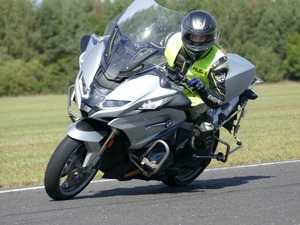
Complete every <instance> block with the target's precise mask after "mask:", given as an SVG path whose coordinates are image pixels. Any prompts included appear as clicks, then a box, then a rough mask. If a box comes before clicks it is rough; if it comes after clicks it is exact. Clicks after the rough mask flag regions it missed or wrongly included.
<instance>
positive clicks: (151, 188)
mask: <svg viewBox="0 0 300 225" xmlns="http://www.w3.org/2000/svg"><path fill="white" fill-rule="evenodd" d="M271 177H272V176H240V177H231V178H219V179H209V180H195V181H193V182H192V183H190V184H189V185H187V186H183V187H169V186H166V185H164V184H160V183H156V184H150V185H149V183H147V182H146V181H145V182H146V184H148V185H143V186H135V187H124V188H114V189H110V190H102V191H100V192H97V193H95V194H92V195H84V196H77V197H76V198H75V199H84V198H100V197H101V198H102V197H111V196H127V195H152V194H173V193H174V194H178V193H189V192H206V191H208V190H218V189H223V188H228V187H234V186H241V185H245V184H247V183H249V182H250V181H255V180H260V179H268V178H271Z"/></svg>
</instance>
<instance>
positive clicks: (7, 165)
mask: <svg viewBox="0 0 300 225" xmlns="http://www.w3.org/2000/svg"><path fill="white" fill-rule="evenodd" d="M255 90H256V91H257V93H258V94H259V98H258V99H257V100H255V101H249V103H248V106H247V110H248V113H247V114H246V117H245V118H244V119H243V120H242V122H241V128H240V131H239V134H238V137H239V139H241V140H242V141H243V144H244V146H243V148H242V149H241V150H239V151H237V152H236V153H234V154H232V155H230V157H229V159H228V162H227V163H226V164H223V163H221V162H217V161H215V160H214V161H213V162H212V163H211V165H210V167H213V166H220V165H222V166H223V165H237V164H248V163H254V162H268V161H274V160H285V159H295V158H300V138H299V132H298V128H299V124H300V122H299V121H300V101H299V100H300V83H296V82H281V83H277V84H261V85H259V86H256V87H255ZM66 104H67V97H66V96H65V95H49V96H29V97H7V98H6V97H5V98H0V105H1V109H0V129H1V132H0V151H1V154H0V187H1V188H3V187H10V186H22V185H33V184H42V183H43V178H44V172H45V168H46V165H47V163H48V160H49V158H50V156H51V154H52V152H53V151H54V149H55V148H56V146H57V145H58V143H59V142H60V141H61V140H62V139H63V138H64V137H65V135H66V128H67V126H68V125H69V124H70V123H71V121H70V120H69V118H68V117H67V112H66V108H67V107H66ZM221 137H222V138H223V139H225V140H226V141H228V140H230V141H229V143H231V144H235V141H234V139H233V138H232V136H231V135H230V134H229V133H228V132H227V131H226V130H221ZM219 150H220V151H221V150H224V147H223V146H222V145H219V147H218V151H219Z"/></svg>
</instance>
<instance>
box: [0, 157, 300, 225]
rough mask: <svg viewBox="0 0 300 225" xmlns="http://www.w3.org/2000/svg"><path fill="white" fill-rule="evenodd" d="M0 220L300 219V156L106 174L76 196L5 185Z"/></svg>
mask: <svg viewBox="0 0 300 225" xmlns="http://www.w3.org/2000/svg"><path fill="white" fill-rule="evenodd" d="M0 203H1V204H0V208H1V210H0V224H1V225H4V224H5V225H6V224H51V225H53V224H59V225H60V224H66V225H68V224H72V225H75V224H80V225H81V224H101V225H102V224H112V225H118V224H120V225H125V224H130V225H131V224H139V225H140V224H147V225H148V224H183V225H185V224H214V225H217V224H222V225H224V224H225V225H226V224H230V225H235V224H238V225H240V224H280V225H281V224H297V225H299V224H300V160H293V161H283V162H274V163H266V164H256V165H247V166H237V167H222V168H213V169H208V170H206V171H205V172H204V173H203V174H202V175H201V176H200V177H199V178H198V179H197V180H196V181H194V182H193V183H192V184H190V185H188V186H186V187H181V188H170V187H167V186H165V185H164V184H162V183H161V182H157V181H153V182H152V181H151V182H146V181H137V180H132V181H124V182H119V181H115V180H102V181H95V182H93V183H91V184H90V185H89V186H88V187H87V188H86V189H85V190H84V191H83V192H82V193H81V194H80V195H78V196H77V197H76V198H74V199H73V200H68V201H52V200H51V199H50V198H49V197H48V196H47V194H46V193H45V191H44V189H43V187H41V186H36V187H22V188H12V189H0Z"/></svg>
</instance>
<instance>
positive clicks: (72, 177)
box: [44, 136, 97, 200]
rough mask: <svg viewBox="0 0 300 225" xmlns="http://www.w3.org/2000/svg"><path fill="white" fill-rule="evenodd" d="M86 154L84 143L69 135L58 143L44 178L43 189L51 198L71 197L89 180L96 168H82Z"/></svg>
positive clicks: (62, 198) (64, 198)
mask: <svg viewBox="0 0 300 225" xmlns="http://www.w3.org/2000/svg"><path fill="white" fill-rule="evenodd" d="M86 154H87V149H86V147H85V145H84V143H83V142H81V141H77V140H74V139H72V138H70V137H69V136H67V137H65V139H64V140H63V141H62V142H61V143H60V144H59V146H58V147H57V148H56V150H55V151H54V153H53V155H52V157H51V159H50V161H49V163H48V166H47V168H46V172H45V178H44V184H45V190H46V192H47V194H48V195H49V196H50V197H51V198H53V199H54V200H66V199H71V198H73V197H74V196H76V195H77V194H79V193H80V192H81V191H82V190H83V189H84V188H85V187H86V186H87V185H88V184H89V183H90V182H91V180H92V179H93V178H94V176H95V175H96V173H97V170H96V169H94V170H92V172H85V171H84V170H82V165H83V162H84V159H85V156H86Z"/></svg>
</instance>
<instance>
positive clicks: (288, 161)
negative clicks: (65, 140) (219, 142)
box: [0, 159, 300, 194]
mask: <svg viewBox="0 0 300 225" xmlns="http://www.w3.org/2000/svg"><path fill="white" fill-rule="evenodd" d="M297 162H300V159H296V160H287V161H278V162H268V163H257V164H249V165H240V166H225V167H217V168H208V169H206V170H205V171H204V172H209V171H216V170H228V169H237V168H249V167H257V166H268V165H276V164H284V163H297ZM108 181H117V180H114V179H102V180H93V181H92V182H91V183H101V182H108ZM43 188H45V186H36V187H27V188H18V189H8V190H3V191H0V194H4V193H11V192H20V191H31V190H37V189H43Z"/></svg>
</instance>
